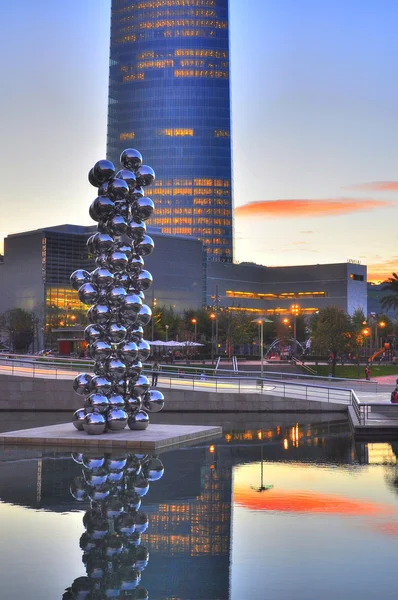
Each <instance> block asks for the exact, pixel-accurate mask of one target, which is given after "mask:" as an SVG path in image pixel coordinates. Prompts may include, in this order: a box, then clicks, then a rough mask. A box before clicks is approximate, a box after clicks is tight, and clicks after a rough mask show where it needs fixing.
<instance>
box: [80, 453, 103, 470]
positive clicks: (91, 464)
mask: <svg viewBox="0 0 398 600" xmlns="http://www.w3.org/2000/svg"><path fill="white" fill-rule="evenodd" d="M104 464H105V456H103V455H102V454H92V455H90V454H83V466H84V468H85V469H91V470H92V471H93V470H95V469H100V468H101V467H103V466H104Z"/></svg>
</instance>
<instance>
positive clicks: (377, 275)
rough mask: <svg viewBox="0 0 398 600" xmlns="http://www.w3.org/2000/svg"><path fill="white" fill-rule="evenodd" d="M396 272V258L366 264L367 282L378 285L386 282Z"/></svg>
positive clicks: (397, 258)
mask: <svg viewBox="0 0 398 600" xmlns="http://www.w3.org/2000/svg"><path fill="white" fill-rule="evenodd" d="M397 270H398V256H397V257H392V258H389V259H388V260H386V261H384V262H379V263H370V264H368V281H373V282H374V283H378V282H379V281H386V279H388V278H389V277H391V273H396V272H397Z"/></svg>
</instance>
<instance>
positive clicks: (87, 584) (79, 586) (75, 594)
mask: <svg viewBox="0 0 398 600" xmlns="http://www.w3.org/2000/svg"><path fill="white" fill-rule="evenodd" d="M93 587H94V586H93V582H92V581H91V579H90V578H89V577H78V578H77V579H75V581H74V582H73V583H72V586H71V592H72V598H73V600H85V599H86V598H88V597H89V596H90V593H91V591H92V589H93Z"/></svg>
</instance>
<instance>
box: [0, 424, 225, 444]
mask: <svg viewBox="0 0 398 600" xmlns="http://www.w3.org/2000/svg"><path fill="white" fill-rule="evenodd" d="M221 433H222V428H221V427H204V426H200V425H199V426H198V425H155V424H150V425H149V427H148V429H146V430H144V431H130V429H127V428H126V429H123V431H120V432H117V433H104V434H102V435H88V434H87V433H86V432H84V431H77V430H76V429H75V428H74V427H73V425H72V423H64V424H62V425H51V426H50V427H36V428H34V429H22V430H20V431H9V432H7V433H1V434H0V445H1V444H14V445H29V446H32V445H35V446H46V447H47V446H62V447H65V446H67V447H68V448H107V449H110V450H113V449H114V448H116V449H117V448H136V449H141V450H160V449H163V448H164V449H166V448H167V449H171V448H175V447H182V446H187V445H190V444H192V443H199V442H202V441H206V440H209V439H215V438H217V437H219V436H220V435H221Z"/></svg>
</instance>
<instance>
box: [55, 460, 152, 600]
mask: <svg viewBox="0 0 398 600" xmlns="http://www.w3.org/2000/svg"><path fill="white" fill-rule="evenodd" d="M72 457H73V459H74V460H75V462H77V463H79V464H81V465H82V475H81V476H80V477H76V478H75V479H74V481H73V483H72V486H71V494H72V496H73V497H74V498H75V499H76V500H78V501H80V502H87V500H89V501H90V509H89V510H88V511H87V512H86V513H85V514H84V517H83V524H84V527H85V529H86V531H85V532H84V533H83V534H82V536H81V538H80V547H81V549H82V551H83V563H84V565H85V567H86V573H87V575H86V576H84V577H79V578H77V579H76V580H75V581H74V582H73V583H72V585H71V587H70V588H68V589H67V590H66V591H65V593H64V595H63V600H76V599H77V600H103V599H106V598H119V597H122V598H134V599H135V600H144V599H146V598H148V597H149V596H148V592H147V590H146V589H145V588H143V587H141V586H140V581H141V574H142V572H143V571H144V569H145V568H146V566H147V565H148V560H149V552H148V550H147V548H146V547H145V546H144V545H143V544H141V535H142V534H143V533H144V531H146V529H147V527H148V517H147V515H146V514H145V513H144V512H142V511H140V507H141V498H142V497H143V496H144V495H145V494H146V493H147V492H148V489H149V485H150V482H153V481H156V480H158V479H160V478H161V477H162V476H163V473H164V468H163V464H162V462H161V461H160V460H159V459H158V458H157V457H156V456H148V455H144V454H129V455H125V454H124V455H119V456H116V455H111V454H108V455H101V454H95V455H92V454H87V455H86V454H79V453H74V454H73V455H72Z"/></svg>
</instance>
